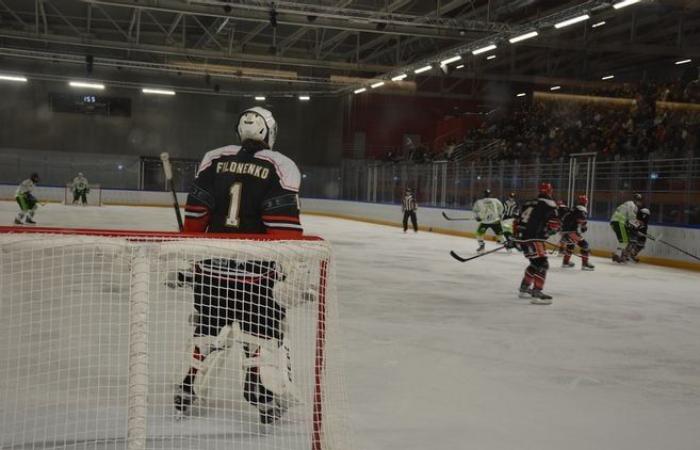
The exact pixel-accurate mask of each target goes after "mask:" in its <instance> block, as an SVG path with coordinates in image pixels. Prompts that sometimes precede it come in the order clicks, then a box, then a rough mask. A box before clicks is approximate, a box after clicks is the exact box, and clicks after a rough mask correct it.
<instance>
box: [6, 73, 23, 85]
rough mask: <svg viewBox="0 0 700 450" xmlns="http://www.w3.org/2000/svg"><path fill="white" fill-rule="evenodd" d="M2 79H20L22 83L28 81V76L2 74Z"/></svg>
mask: <svg viewBox="0 0 700 450" xmlns="http://www.w3.org/2000/svg"><path fill="white" fill-rule="evenodd" d="M0 80H3V81H18V82H20V83H26V82H27V77H23V76H19V75H1V74H0Z"/></svg>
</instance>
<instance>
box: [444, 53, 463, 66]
mask: <svg viewBox="0 0 700 450" xmlns="http://www.w3.org/2000/svg"><path fill="white" fill-rule="evenodd" d="M460 59H462V57H461V56H460V55H457V56H453V57H452V58H447V59H446V60H444V61H440V65H441V66H446V65H448V64H450V63H453V62H457V61H459V60H460Z"/></svg>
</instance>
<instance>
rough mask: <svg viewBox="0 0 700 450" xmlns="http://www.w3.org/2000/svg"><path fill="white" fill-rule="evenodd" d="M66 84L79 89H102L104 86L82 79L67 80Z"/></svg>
mask: <svg viewBox="0 0 700 450" xmlns="http://www.w3.org/2000/svg"><path fill="white" fill-rule="evenodd" d="M68 85H69V86H70V87H74V88H80V89H97V90H100V91H101V90H103V89H104V88H105V85H104V84H102V83H86V82H84V81H70V82H68Z"/></svg>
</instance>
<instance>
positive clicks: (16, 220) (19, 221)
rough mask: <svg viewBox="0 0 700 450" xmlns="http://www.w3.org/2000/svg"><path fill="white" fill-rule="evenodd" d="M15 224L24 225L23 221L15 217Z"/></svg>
mask: <svg viewBox="0 0 700 450" xmlns="http://www.w3.org/2000/svg"><path fill="white" fill-rule="evenodd" d="M15 225H22V221H21V220H19V219H18V218H16V217H15Z"/></svg>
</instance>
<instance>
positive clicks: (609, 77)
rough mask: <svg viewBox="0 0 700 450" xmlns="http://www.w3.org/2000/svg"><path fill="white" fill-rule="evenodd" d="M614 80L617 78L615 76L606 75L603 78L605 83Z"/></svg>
mask: <svg viewBox="0 0 700 450" xmlns="http://www.w3.org/2000/svg"><path fill="white" fill-rule="evenodd" d="M613 78H615V75H605V76H604V77H602V78H601V80H603V81H605V80H612V79H613Z"/></svg>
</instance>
